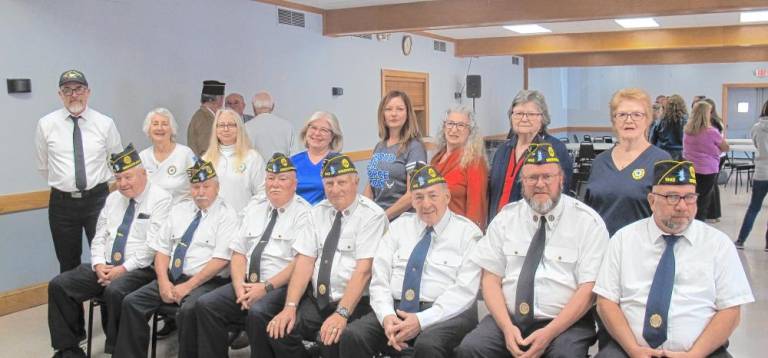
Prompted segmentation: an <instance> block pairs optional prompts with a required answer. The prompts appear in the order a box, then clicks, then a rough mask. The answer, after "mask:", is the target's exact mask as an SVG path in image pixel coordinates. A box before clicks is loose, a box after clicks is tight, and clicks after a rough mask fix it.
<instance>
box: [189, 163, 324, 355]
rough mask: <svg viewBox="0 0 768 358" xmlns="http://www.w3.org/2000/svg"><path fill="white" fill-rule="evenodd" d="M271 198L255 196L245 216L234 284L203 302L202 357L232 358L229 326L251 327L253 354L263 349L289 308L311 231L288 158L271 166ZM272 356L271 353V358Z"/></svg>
mask: <svg viewBox="0 0 768 358" xmlns="http://www.w3.org/2000/svg"><path fill="white" fill-rule="evenodd" d="M266 172H267V177H266V181H265V184H266V185H265V186H266V193H267V195H266V197H264V196H257V197H254V198H253V199H252V200H251V202H250V203H249V204H248V206H246V207H245V210H244V211H243V221H242V224H241V225H240V234H239V236H238V237H237V238H235V239H234V240H232V243H231V244H230V246H229V247H230V248H231V249H232V263H231V267H230V268H231V270H230V272H231V275H232V283H230V284H228V285H224V286H221V287H219V288H217V289H216V290H214V291H213V292H210V293H207V294H205V295H203V297H200V300H198V301H197V327H198V328H197V330H198V336H199V338H198V346H199V348H200V356H201V357H226V356H227V352H228V349H227V338H228V337H227V327H229V326H230V325H232V324H241V325H242V324H245V330H246V332H247V334H248V338H249V341H250V342H253V343H252V344H251V352H253V353H254V354H252V355H255V356H258V357H261V354H260V353H259V352H260V351H267V352H269V351H271V348H270V347H269V346H268V345H267V346H265V347H260V346H258V344H256V343H258V342H265V341H266V340H264V339H261V337H262V336H264V335H265V334H266V332H265V331H264V329H258V327H265V326H266V322H268V321H269V320H271V319H272V318H273V317H274V316H275V315H276V314H277V313H279V312H280V311H281V310H282V309H283V304H284V303H285V293H286V291H287V287H288V280H289V279H290V278H291V273H292V272H293V265H294V264H293V258H294V256H295V255H296V251H295V250H294V249H293V243H294V242H295V241H296V239H297V238H298V237H299V234H300V233H301V232H302V231H303V230H305V229H306V225H307V221H308V219H309V211H310V210H311V209H312V205H310V204H309V203H308V202H307V201H306V200H304V199H303V198H302V197H301V196H299V195H296V167H294V166H293V163H292V162H291V160H290V159H289V158H288V157H286V156H285V155H284V154H282V153H275V155H273V156H272V159H270V160H269V162H267V169H266ZM266 354H269V353H266Z"/></svg>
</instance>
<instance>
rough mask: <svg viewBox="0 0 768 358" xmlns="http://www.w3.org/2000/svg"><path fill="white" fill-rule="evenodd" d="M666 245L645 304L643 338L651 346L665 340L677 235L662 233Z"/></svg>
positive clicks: (673, 275) (673, 283)
mask: <svg viewBox="0 0 768 358" xmlns="http://www.w3.org/2000/svg"><path fill="white" fill-rule="evenodd" d="M663 237H664V241H666V243H667V246H666V247H665V248H664V252H663V253H662V254H661V259H660V260H659V265H658V266H656V274H654V275H653V283H651V291H650V292H648V301H647V302H646V304H645V320H644V321H643V338H645V341H646V342H648V345H650V346H651V347H652V348H656V347H658V346H660V345H661V344H662V343H664V341H666V340H667V314H668V313H669V301H670V300H671V299H672V287H673V286H674V285H675V243H677V240H678V239H679V238H680V236H677V235H663Z"/></svg>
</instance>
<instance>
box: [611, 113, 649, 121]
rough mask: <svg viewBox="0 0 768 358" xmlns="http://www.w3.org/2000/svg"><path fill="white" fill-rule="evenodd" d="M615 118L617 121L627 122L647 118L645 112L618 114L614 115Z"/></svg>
mask: <svg viewBox="0 0 768 358" xmlns="http://www.w3.org/2000/svg"><path fill="white" fill-rule="evenodd" d="M613 118H614V119H616V120H617V121H626V120H627V118H632V120H633V121H639V120H641V119H643V118H645V113H643V112H616V113H614V114H613Z"/></svg>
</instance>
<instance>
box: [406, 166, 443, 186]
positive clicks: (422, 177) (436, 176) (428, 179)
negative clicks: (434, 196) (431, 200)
mask: <svg viewBox="0 0 768 358" xmlns="http://www.w3.org/2000/svg"><path fill="white" fill-rule="evenodd" d="M440 183H445V178H443V176H442V175H440V172H438V171H437V169H435V167H433V166H431V165H427V164H425V163H424V162H417V163H416V166H415V167H414V169H413V173H412V174H411V190H416V189H424V188H426V187H429V186H432V185H435V184H440Z"/></svg>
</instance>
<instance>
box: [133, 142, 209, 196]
mask: <svg viewBox="0 0 768 358" xmlns="http://www.w3.org/2000/svg"><path fill="white" fill-rule="evenodd" d="M139 156H140V157H141V164H142V165H144V168H145V169H147V176H148V177H149V180H150V181H152V183H154V184H157V185H158V186H160V187H161V188H163V189H165V190H166V191H168V192H169V193H171V196H173V204H178V203H180V202H181V201H183V200H184V199H187V198H189V177H188V176H187V168H189V167H191V166H192V165H193V164H195V153H193V152H192V149H189V147H187V146H185V145H182V144H179V143H176V147H175V148H173V151H172V152H171V154H170V155H169V156H168V158H165V160H163V161H162V162H161V161H158V160H157V159H156V158H155V152H154V147H152V146H150V147H149V148H147V149H144V150H142V151H141V153H139Z"/></svg>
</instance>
